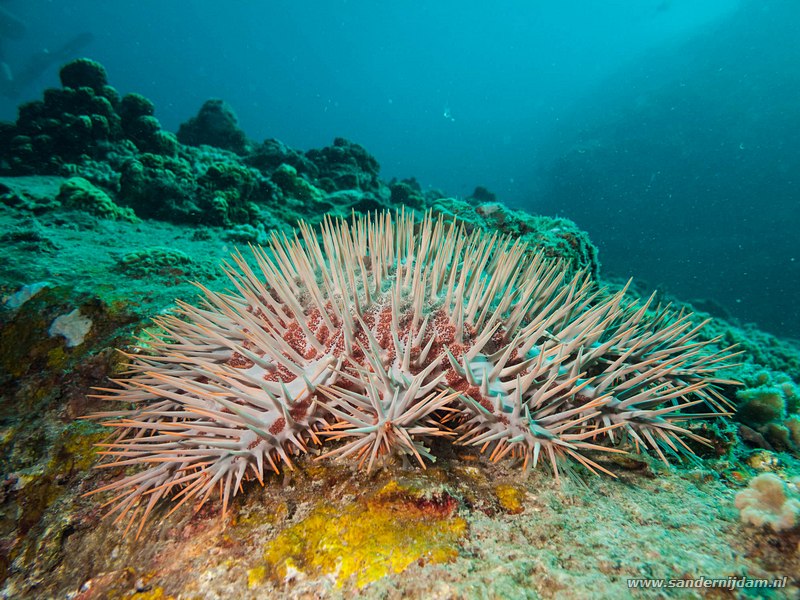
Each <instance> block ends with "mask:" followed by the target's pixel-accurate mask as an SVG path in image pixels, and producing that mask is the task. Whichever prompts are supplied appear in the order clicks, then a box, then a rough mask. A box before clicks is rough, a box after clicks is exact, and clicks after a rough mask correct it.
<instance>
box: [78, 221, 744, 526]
mask: <svg viewBox="0 0 800 600" xmlns="http://www.w3.org/2000/svg"><path fill="white" fill-rule="evenodd" d="M251 252H252V257H251V259H250V260H248V259H246V258H245V257H244V256H243V255H242V254H240V253H238V252H237V253H236V254H234V255H233V257H232V264H228V263H225V265H224V269H225V271H226V273H227V275H228V277H229V278H230V281H231V284H232V288H231V289H230V290H228V291H227V292H225V293H221V292H214V291H211V290H209V289H206V288H205V287H203V286H201V285H198V288H199V289H200V291H201V292H202V296H203V297H202V300H201V301H200V302H199V304H198V305H196V306H192V305H189V304H185V303H179V304H178V306H177V308H176V310H175V312H174V314H172V315H169V316H165V317H161V318H159V319H157V320H156V324H157V325H158V327H159V329H160V333H159V334H158V336H157V337H156V340H155V343H151V344H150V347H149V348H148V349H147V351H146V352H142V353H138V354H133V355H131V356H130V368H129V373H128V376H127V377H125V378H123V379H120V380H118V381H116V387H115V388H113V389H106V390H104V392H105V393H104V394H103V397H105V398H108V399H109V400H114V401H122V402H125V403H128V404H129V405H130V404H132V405H133V408H128V409H124V410H117V411H109V412H104V413H100V414H97V415H94V416H95V417H99V418H104V419H105V423H106V424H107V425H108V426H109V427H113V428H115V429H116V431H117V435H116V437H115V438H114V439H113V440H112V441H111V442H109V443H106V444H104V445H103V450H102V454H104V455H105V456H108V457H110V458H111V461H110V462H106V463H104V464H103V465H102V466H104V467H119V466H122V467H127V466H134V465H140V466H142V467H144V469H143V470H141V471H138V472H135V473H133V474H130V475H127V476H124V477H122V478H121V479H117V480H115V481H113V482H111V483H109V484H107V485H105V486H103V487H101V488H99V489H98V490H95V492H98V491H111V492H114V494H115V496H114V498H113V499H112V500H110V501H109V504H110V506H111V513H112V514H116V515H117V518H118V519H123V518H125V517H126V515H130V516H131V519H130V521H131V522H133V521H134V520H135V519H136V517H137V515H139V516H142V517H144V518H146V517H147V516H148V515H149V514H150V512H151V511H152V510H153V508H154V507H155V505H156V504H157V503H158V501H159V499H160V498H162V497H164V496H167V495H172V496H174V498H176V499H177V500H178V501H179V504H182V503H184V502H186V501H188V500H190V499H195V500H199V505H202V504H203V503H204V502H205V501H206V500H207V499H208V498H209V497H210V496H211V494H213V493H215V492H217V493H218V494H219V496H220V498H221V500H222V507H223V513H224V512H225V511H226V509H227V506H228V503H229V501H230V499H231V497H232V496H234V495H235V494H236V493H237V492H238V491H239V490H240V489H241V484H242V482H243V481H244V480H246V479H251V478H256V479H258V480H259V481H262V482H263V479H264V472H265V470H268V469H269V470H273V471H278V470H279V469H280V468H281V465H283V466H284V467H286V468H289V469H291V468H292V463H293V458H294V457H296V456H297V455H299V454H302V453H305V452H307V451H308V447H309V445H323V446H324V449H323V450H324V453H323V454H322V456H324V457H337V458H339V459H352V460H354V461H355V463H356V464H358V465H359V466H363V467H365V468H366V469H367V470H371V469H373V468H375V466H376V465H378V464H379V463H382V462H385V461H387V460H391V459H399V460H401V461H406V460H410V461H411V462H414V463H417V464H420V465H422V466H424V465H425V462H426V461H427V460H434V455H433V452H432V445H431V444H432V442H434V441H435V440H455V441H457V443H461V444H466V445H468V446H473V447H476V448H478V449H480V450H481V451H483V452H487V453H488V454H489V456H490V457H491V458H492V459H493V460H500V459H501V458H503V457H506V456H512V457H517V458H518V459H520V460H521V462H522V464H523V465H524V466H525V467H526V468H527V467H533V466H536V465H537V464H538V463H539V462H540V461H539V459H540V457H542V458H544V459H546V461H545V462H546V463H547V464H548V465H549V466H550V468H551V470H552V471H553V472H554V474H555V475H556V477H558V473H559V465H566V464H568V463H570V462H573V463H574V462H577V463H580V464H582V465H584V466H585V467H587V468H588V469H590V470H592V471H597V470H602V471H606V472H608V471H607V469H606V468H605V467H602V466H601V465H600V464H598V463H597V462H596V460H593V459H591V458H589V457H588V456H587V453H588V452H591V451H598V452H615V451H620V450H619V448H618V446H619V445H621V444H623V443H626V444H630V443H632V444H633V445H634V446H636V447H637V448H638V449H639V450H652V451H654V452H656V453H657V454H658V455H659V456H660V457H661V458H662V459H663V460H664V461H666V460H667V458H666V456H667V454H673V455H676V454H680V453H682V452H688V451H689V449H688V446H687V445H686V442H685V441H684V440H685V439H686V438H688V439H692V440H695V441H700V442H702V441H703V440H702V438H699V437H698V436H696V435H695V434H694V433H692V432H691V431H690V430H689V429H687V428H686V427H685V426H683V425H682V424H680V423H681V422H682V421H686V420H687V419H689V418H694V417H695V416H697V414H698V413H696V411H693V412H691V413H687V412H685V409H686V408H688V407H690V406H693V405H695V404H698V403H703V404H707V405H708V406H709V408H710V410H711V414H720V413H721V412H722V411H724V402H725V400H724V399H723V398H722V396H721V395H720V394H719V392H718V391H717V389H716V387H717V386H719V385H720V384H723V383H726V381H725V380H723V379H719V378H718V377H716V375H715V372H716V371H717V370H718V369H720V368H723V367H724V366H725V365H726V361H727V359H728V356H729V355H730V351H729V350H728V349H726V350H722V351H717V352H713V351H712V350H711V349H710V348H711V347H712V346H711V344H712V343H713V342H714V341H715V340H712V341H711V342H708V341H700V340H699V338H698V335H699V332H700V330H701V328H702V324H701V325H694V324H693V323H692V321H691V315H689V314H674V313H672V312H671V311H669V310H668V309H666V308H661V307H653V306H652V298H651V299H650V300H648V301H647V302H646V303H644V304H643V305H638V304H637V303H635V302H633V301H631V300H629V299H627V298H626V296H625V291H624V290H622V291H620V292H618V293H614V294H610V293H608V292H606V291H605V290H602V289H598V288H597V286H596V285H595V283H594V282H593V281H592V279H591V278H590V276H589V275H588V274H587V273H586V272H584V271H577V272H574V273H573V272H572V270H570V269H569V268H568V267H570V265H567V264H565V263H564V262H562V261H561V260H551V259H548V258H546V257H545V255H544V254H543V253H542V252H538V251H536V249H534V248H531V247H529V246H528V245H527V244H525V243H523V242H521V241H519V240H513V239H511V238H510V237H508V236H501V235H498V234H494V235H487V234H484V233H482V232H480V231H475V232H473V233H467V231H466V230H465V228H464V227H463V226H462V225H461V224H460V223H458V222H446V221H445V220H444V219H442V218H434V217H433V216H432V215H430V214H428V215H426V216H425V217H424V218H423V219H422V220H416V219H415V218H414V216H413V215H411V214H408V213H406V212H404V211H400V212H397V213H395V214H390V213H381V214H376V215H374V216H364V217H356V216H354V217H353V218H352V219H351V221H350V222H347V221H344V220H337V221H334V220H332V219H326V220H325V221H324V223H323V224H322V226H321V229H320V231H317V230H315V229H312V228H311V227H310V226H309V225H307V224H305V223H301V224H300V226H299V231H298V232H297V233H296V234H295V235H294V236H293V237H287V236H285V235H281V236H278V235H277V234H273V235H272V239H271V242H270V244H269V245H268V247H266V248H261V247H253V248H251ZM706 416H707V415H706ZM143 521H144V519H142V522H143Z"/></svg>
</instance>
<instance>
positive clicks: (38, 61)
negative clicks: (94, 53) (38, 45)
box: [0, 6, 93, 98]
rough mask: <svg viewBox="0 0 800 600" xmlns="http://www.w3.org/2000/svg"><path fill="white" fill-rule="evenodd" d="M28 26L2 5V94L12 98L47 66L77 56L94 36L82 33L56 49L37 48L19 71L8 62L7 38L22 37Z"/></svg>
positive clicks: (0, 20)
mask: <svg viewBox="0 0 800 600" xmlns="http://www.w3.org/2000/svg"><path fill="white" fill-rule="evenodd" d="M26 30H27V26H26V25H25V22H24V21H22V20H21V19H20V18H19V17H17V16H16V15H14V14H13V13H11V12H10V11H9V10H8V9H6V8H3V7H2V6H0V94H2V95H4V96H6V97H8V98H17V97H18V96H19V95H20V93H21V92H22V90H24V89H25V88H26V87H28V86H29V85H30V84H32V83H34V82H35V81H36V80H37V79H39V77H41V76H42V74H43V73H44V72H45V71H46V70H47V69H49V68H50V67H51V66H53V65H57V64H60V63H63V62H65V61H67V60H69V59H70V58H74V57H75V56H77V55H78V53H80V52H81V50H83V48H85V47H86V46H87V45H88V44H89V43H90V42H91V41H92V39H93V36H92V34H91V33H85V32H84V33H79V34H78V35H76V36H75V37H73V38H71V39H70V40H68V41H67V42H66V43H64V44H63V45H61V46H60V47H59V48H57V49H56V50H54V51H50V50H47V49H42V50H40V51H39V52H36V53H35V54H33V55H32V56H31V57H30V58H29V59H28V61H27V62H26V63H25V64H24V65H23V66H22V67H21V68H20V69H18V70H17V71H15V70H14V69H12V68H11V66H10V65H9V64H8V63H7V62H6V57H5V47H6V40H17V39H20V38H21V37H23V36H24V35H25V32H26Z"/></svg>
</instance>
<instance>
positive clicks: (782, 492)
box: [736, 473, 800, 532]
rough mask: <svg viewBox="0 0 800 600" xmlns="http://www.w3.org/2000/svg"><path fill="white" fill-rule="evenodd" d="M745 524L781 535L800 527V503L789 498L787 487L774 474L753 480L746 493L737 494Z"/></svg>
mask: <svg viewBox="0 0 800 600" xmlns="http://www.w3.org/2000/svg"><path fill="white" fill-rule="evenodd" d="M736 508H738V509H739V511H740V516H741V519H742V523H747V524H749V525H754V526H756V527H769V528H771V529H772V531H775V532H780V531H786V530H789V529H792V528H793V527H796V526H797V525H798V523H800V499H798V498H796V497H793V496H792V495H790V494H789V492H788V489H787V486H786V483H785V482H784V481H783V480H781V478H780V477H778V476H776V475H774V474H772V473H764V474H763V475H759V476H758V477H754V478H753V480H752V481H751V482H750V485H749V486H748V487H747V489H746V490H743V491H741V492H739V493H738V494H736Z"/></svg>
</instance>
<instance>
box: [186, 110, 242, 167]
mask: <svg viewBox="0 0 800 600" xmlns="http://www.w3.org/2000/svg"><path fill="white" fill-rule="evenodd" d="M178 140H179V141H180V142H181V143H182V144H187V145H189V146H201V145H207V146H214V147H215V148H222V149H223V150H230V151H231V152H235V153H236V154H245V153H247V150H248V148H249V144H248V141H247V137H246V136H245V134H244V132H243V131H242V130H241V129H240V128H239V119H238V118H237V116H236V113H235V112H234V111H233V108H231V106H230V105H229V104H228V103H227V102H225V101H224V100H220V99H217V98H214V99H211V100H206V101H205V102H204V103H203V106H201V107H200V111H199V112H198V113H197V116H194V117H192V118H191V119H189V120H188V121H186V122H185V123H182V124H181V126H180V128H179V129H178Z"/></svg>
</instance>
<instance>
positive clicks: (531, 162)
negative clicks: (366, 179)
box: [0, 0, 800, 338]
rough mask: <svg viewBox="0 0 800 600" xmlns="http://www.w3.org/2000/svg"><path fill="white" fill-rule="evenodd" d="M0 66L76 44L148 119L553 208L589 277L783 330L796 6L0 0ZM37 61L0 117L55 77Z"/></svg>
mask: <svg viewBox="0 0 800 600" xmlns="http://www.w3.org/2000/svg"><path fill="white" fill-rule="evenodd" d="M2 5H3V6H4V7H6V8H7V9H8V10H10V11H13V12H14V13H15V14H17V15H18V16H19V17H21V18H22V19H24V20H25V21H26V22H27V25H28V32H27V36H26V37H25V38H24V39H21V40H18V41H13V42H10V43H8V44H7V47H6V55H7V59H8V62H9V63H11V65H12V66H15V65H22V64H24V62H25V61H26V59H27V57H28V56H30V54H32V53H33V52H36V51H39V50H41V49H42V48H46V47H52V48H55V47H57V46H58V45H60V44H62V43H64V42H65V41H67V40H68V39H69V38H70V37H72V36H74V35H75V34H77V33H79V32H82V31H89V32H91V33H92V34H93V35H94V41H93V42H92V43H91V44H90V45H89V46H88V47H87V48H86V49H85V50H84V51H83V52H82V54H84V55H87V56H90V57H92V58H94V59H96V60H98V61H100V62H101V63H103V64H104V65H105V66H106V68H107V70H108V72H109V76H110V79H111V84H112V85H114V86H115V87H116V88H117V89H118V90H120V91H121V92H122V93H126V92H130V91H136V92H139V93H142V94H144V95H145V96H147V97H148V98H150V99H151V100H153V101H154V102H155V104H156V115H157V116H158V117H159V118H160V120H161V122H162V124H163V125H164V126H165V127H166V128H167V129H170V130H173V131H175V130H177V127H178V125H179V124H180V123H181V122H182V121H184V120H186V119H187V118H188V117H190V116H192V115H194V114H195V113H196V111H197V109H198V108H199V107H200V105H201V104H202V102H203V101H204V100H206V99H207V98H210V97H221V98H224V99H225V100H227V101H228V102H229V103H230V104H231V105H232V106H233V107H234V109H235V110H236V111H237V113H238V115H239V119H240V123H241V126H242V128H243V129H244V130H245V132H246V133H247V135H248V136H249V137H250V138H252V139H255V140H262V139H264V138H267V137H275V138H278V139H280V140H282V141H283V142H285V143H287V144H289V145H290V146H293V147H297V148H301V149H308V148H311V147H320V146H323V145H326V144H329V143H330V142H331V141H332V139H333V138H334V137H336V136H342V137H346V138H348V139H351V140H353V141H356V142H358V143H361V144H363V145H364V146H365V147H366V148H367V149H368V150H369V151H370V152H371V153H372V154H373V155H374V156H375V157H376V158H377V159H378V160H379V162H380V163H381V165H382V167H383V170H382V174H383V176H384V177H385V178H386V179H389V178H391V177H393V176H397V177H410V176H415V177H416V178H417V179H418V180H419V181H420V182H421V183H422V184H423V185H424V186H433V187H437V188H440V189H443V190H444V191H446V192H447V193H448V194H450V195H457V196H466V195H468V194H469V193H470V192H471V191H472V189H473V188H474V187H475V186H476V185H483V186H486V187H488V188H489V189H490V190H492V191H493V192H495V193H496V194H497V195H498V198H499V199H500V200H501V201H503V202H505V203H506V204H508V205H509V206H511V207H514V208H525V209H527V210H530V211H531V212H544V213H547V214H559V215H563V216H567V217H570V218H572V219H573V220H575V221H576V222H577V223H578V224H579V225H580V226H581V227H582V228H584V229H586V230H587V231H588V232H589V233H590V234H591V236H592V239H593V240H594V241H595V242H596V243H597V244H598V245H599V246H600V248H601V260H602V262H603V272H604V274H606V275H613V276H619V277H628V276H631V275H632V276H634V277H636V278H637V279H639V280H641V281H643V282H644V283H645V286H646V287H659V288H662V289H664V290H665V291H668V292H672V293H675V294H677V295H679V296H681V297H682V298H684V299H701V298H702V299H707V300H711V301H712V303H711V304H704V306H707V307H711V308H712V309H713V310H715V311H717V312H726V311H727V312H728V313H730V314H732V315H733V316H736V317H738V318H740V319H742V320H743V321H756V322H757V323H758V324H759V325H760V326H762V327H763V328H766V329H768V330H771V331H774V332H776V333H779V334H782V335H787V336H793V337H798V338H800V308H799V306H800V301H798V299H799V298H800V249H798V240H797V232H798V230H800V202H799V200H800V193H798V175H797V173H798V172H800V41H798V39H797V38H798V35H797V32H796V30H797V23H798V22H800V2H798V1H797V0H759V1H756V0H652V1H650V0H625V1H622V0H606V1H604V2H592V1H590V0H562V1H559V2H547V3H545V2H538V1H534V0H498V1H496V2H494V3H492V7H491V8H489V7H488V3H487V2H477V1H474V0H472V1H460V2H456V1H454V0H442V1H438V2H433V1H429V2H425V1H418V2H375V1H374V0H373V1H369V0H350V1H347V0H317V1H313V2H311V1H303V0H294V1H291V2H290V1H277V0H276V1H271V2H263V1H256V0H230V1H228V2H224V3H223V2H211V1H209V0H193V1H192V2H168V1H164V0H160V1H155V0H137V1H130V0H113V1H109V2H98V1H97V0H73V1H71V2H67V1H45V0H8V1H6V2H2ZM57 83H58V79H57V68H55V67H54V68H52V69H50V70H49V71H48V72H47V73H46V74H45V75H44V76H43V77H42V78H41V80H40V81H38V82H37V83H36V85H34V86H31V87H30V88H28V89H26V90H25V92H24V94H23V97H21V98H19V99H17V100H7V99H2V100H0V119H13V118H14V116H15V114H16V106H17V104H18V103H19V102H20V101H22V100H25V99H34V98H38V97H40V96H41V92H42V90H43V89H44V88H46V87H52V86H56V85H57Z"/></svg>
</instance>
